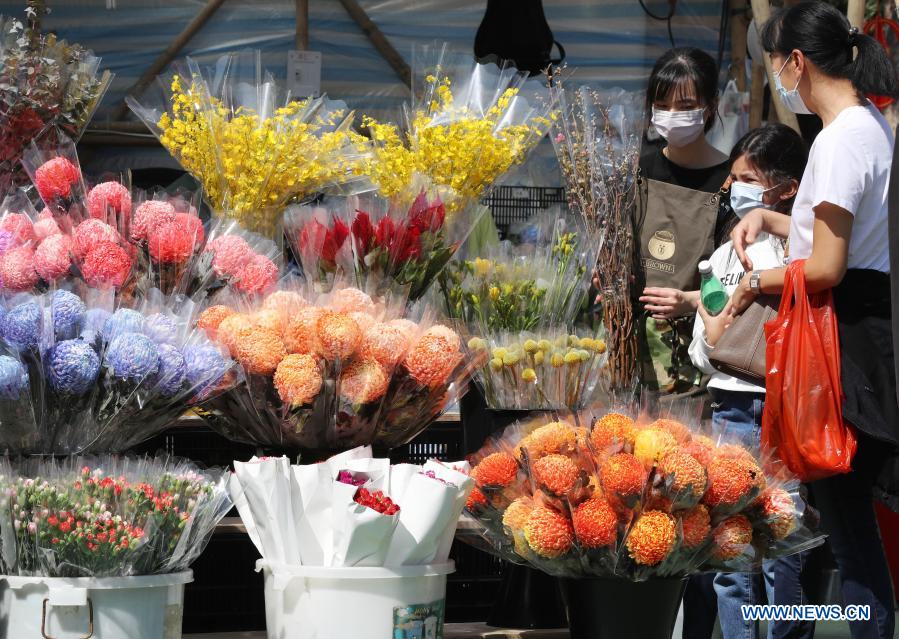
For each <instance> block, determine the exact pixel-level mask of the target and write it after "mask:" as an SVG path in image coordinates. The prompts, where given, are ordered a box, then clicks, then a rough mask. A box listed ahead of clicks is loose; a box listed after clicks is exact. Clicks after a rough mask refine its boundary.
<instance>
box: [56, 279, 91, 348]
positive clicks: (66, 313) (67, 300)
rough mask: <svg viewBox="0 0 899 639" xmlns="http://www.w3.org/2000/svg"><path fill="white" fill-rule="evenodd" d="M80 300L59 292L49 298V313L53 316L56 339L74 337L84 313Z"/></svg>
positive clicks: (72, 295) (68, 293) (65, 292)
mask: <svg viewBox="0 0 899 639" xmlns="http://www.w3.org/2000/svg"><path fill="white" fill-rule="evenodd" d="M85 310H86V309H85V306H84V302H82V301H81V298H80V297H78V296H77V295H75V294H74V293H70V292H69V291H63V290H59V291H56V292H55V293H53V296H52V297H51V298H50V313H51V314H52V316H53V330H54V332H55V334H56V339H68V338H71V337H74V336H75V333H76V331H77V329H78V327H79V326H80V325H81V320H82V318H83V317H84V312H85Z"/></svg>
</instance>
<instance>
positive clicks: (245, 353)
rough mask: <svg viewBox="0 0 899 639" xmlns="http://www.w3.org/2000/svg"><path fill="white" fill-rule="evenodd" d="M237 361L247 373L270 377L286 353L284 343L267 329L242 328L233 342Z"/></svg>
mask: <svg viewBox="0 0 899 639" xmlns="http://www.w3.org/2000/svg"><path fill="white" fill-rule="evenodd" d="M234 350H235V355H236V357H237V361H239V362H240V363H241V365H242V366H243V367H244V368H245V369H246V371H247V372H248V373H251V374H254V375H271V374H272V373H274V372H275V369H277V368H278V364H280V363H281V360H283V359H284V358H285V357H287V351H286V350H285V348H284V342H283V341H281V337H280V336H279V335H278V334H277V333H276V332H274V331H271V330H269V329H267V328H260V327H250V328H242V329H240V331H238V333H237V337H236V339H235V342H234Z"/></svg>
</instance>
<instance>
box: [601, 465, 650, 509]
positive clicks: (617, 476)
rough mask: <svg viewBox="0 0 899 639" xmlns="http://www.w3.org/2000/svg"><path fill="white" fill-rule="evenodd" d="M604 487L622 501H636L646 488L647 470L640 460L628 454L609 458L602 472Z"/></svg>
mask: <svg viewBox="0 0 899 639" xmlns="http://www.w3.org/2000/svg"><path fill="white" fill-rule="evenodd" d="M600 477H601V480H602V487H603V490H605V491H606V492H607V493H608V494H610V495H615V496H616V497H618V498H619V499H621V500H624V501H628V500H632V499H636V498H637V497H639V496H640V495H642V494H643V489H644V487H645V486H646V469H645V468H644V467H643V464H641V463H640V460H639V459H637V458H636V457H634V456H633V455H630V454H628V453H618V454H617V455H612V456H611V457H609V458H608V459H607V460H606V461H605V463H603V465H602V469H601V470H600Z"/></svg>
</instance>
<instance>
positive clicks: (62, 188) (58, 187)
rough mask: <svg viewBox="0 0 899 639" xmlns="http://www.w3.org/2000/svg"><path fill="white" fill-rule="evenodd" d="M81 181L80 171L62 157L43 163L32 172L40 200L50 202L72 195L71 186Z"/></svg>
mask: <svg viewBox="0 0 899 639" xmlns="http://www.w3.org/2000/svg"><path fill="white" fill-rule="evenodd" d="M79 179H81V171H79V170H78V167H77V166H75V165H74V164H73V163H72V162H70V161H69V160H68V159H66V158H64V157H56V158H53V159H52V160H48V161H46V162H44V163H43V164H42V165H41V166H39V167H38V168H37V170H36V171H35V172H34V185H35V186H36V187H37V192H38V193H39V194H40V196H41V199H42V200H44V201H45V202H51V201H52V200H54V199H55V198H58V197H62V198H67V197H69V196H71V195H72V186H73V185H74V184H75V183H76V182H78V180H79Z"/></svg>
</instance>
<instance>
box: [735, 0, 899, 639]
mask: <svg viewBox="0 0 899 639" xmlns="http://www.w3.org/2000/svg"><path fill="white" fill-rule="evenodd" d="M761 35H762V45H763V47H764V49H765V50H766V51H767V52H768V53H769V55H770V56H771V63H772V64H773V66H774V68H775V69H778V70H779V72H778V75H777V78H776V83H775V84H776V87H775V88H776V89H777V92H778V94H779V96H780V99H781V100H783V102H784V104H785V105H787V106H788V107H789V108H790V109H792V110H794V111H798V112H806V111H810V112H812V113H815V114H817V115H818V116H820V118H821V120H822V121H823V123H824V129H823V130H822V131H821V133H819V134H818V137H817V138H816V139H815V143H814V145H813V146H812V148H811V151H810V154H809V161H808V167H807V168H806V171H805V173H804V175H803V178H802V184H801V186H800V187H799V192H798V194H797V195H796V202H795V204H794V206H793V214H792V216H791V217H786V216H783V215H780V214H778V213H776V212H773V211H753V212H752V213H750V214H749V215H747V216H746V217H745V218H744V219H743V220H741V222H740V223H739V224H738V225H737V227H736V228H735V229H734V232H733V234H732V239H733V242H734V248H735V249H736V250H737V252H738V254H739V255H740V257H741V260H742V261H743V263H744V264H745V265H746V268H747V275H746V276H745V277H744V278H743V280H742V281H741V282H740V285H739V286H738V287H737V290H736V291H735V292H734V295H733V297H732V298H731V303H732V305H733V312H735V313H740V312H742V311H743V310H744V309H746V308H747V307H748V306H749V304H750V303H751V302H752V300H753V299H754V298H755V296H756V295H758V294H759V293H760V292H761V293H779V292H780V291H781V290H782V289H783V285H784V277H785V272H784V269H783V268H773V269H762V268H756V265H755V263H754V260H753V259H752V258H751V256H749V255H748V254H747V246H748V244H750V243H751V242H752V241H753V240H754V239H755V237H756V236H757V235H758V234H759V233H760V232H763V231H764V232H767V233H771V234H775V235H779V236H781V237H789V242H790V257H791V258H792V259H803V260H805V263H804V268H803V271H804V275H805V280H806V288H807V290H808V291H809V292H810V293H815V292H819V291H825V290H827V289H833V299H834V308H835V310H836V316H837V323H838V327H839V341H840V363H841V384H842V395H843V405H842V413H843V420H844V422H846V423H847V424H850V425H851V426H852V427H854V430H855V433H856V436H857V438H858V449H857V452H856V454H855V457H854V459H853V460H852V471H851V472H849V473H847V474H844V475H836V476H833V477H829V478H826V479H822V480H819V481H815V482H812V483H811V484H810V489H811V492H812V495H813V497H814V498H815V505H816V507H817V508H818V509H819V510H820V511H821V527H822V529H823V531H824V532H826V533H827V534H828V535H829V540H830V544H831V547H832V549H833V553H834V557H835V559H836V561H837V565H838V567H839V570H840V576H841V580H842V595H843V603H844V604H846V605H849V604H856V605H863V606H868V607H869V611H870V619H869V620H868V621H850V623H849V626H850V629H851V633H852V637H853V638H854V639H860V638H866V639H867V638H869V637H870V638H872V639H875V638H876V639H881V638H883V639H885V638H887V637H890V638H891V637H893V628H894V624H895V618H894V607H895V598H894V595H893V589H892V584H891V580H890V574H889V571H888V569H887V563H886V558H885V555H884V551H883V545H882V543H881V540H880V532H879V529H878V525H877V519H876V518H875V514H874V505H873V499H874V498H875V497H878V498H881V499H883V500H884V501H885V502H886V503H887V504H888V505H890V506H891V507H893V508H894V509H895V508H897V507H899V499H897V497H899V463H897V462H899V411H897V403H896V378H895V370H894V367H893V341H892V334H891V324H890V313H891V310H890V274H889V273H890V251H889V243H888V236H887V218H888V204H887V193H888V187H889V181H890V171H891V165H892V159H893V157H892V156H893V133H892V130H891V128H890V126H889V125H888V124H887V121H886V120H885V118H884V117H883V116H882V115H881V114H880V112H879V111H878V110H877V109H876V108H875V107H874V106H873V105H872V104H871V103H870V102H869V101H868V100H867V98H866V97H865V95H866V94H867V95H870V94H875V95H887V96H896V95H897V76H896V69H895V68H894V67H893V65H892V63H891V62H890V60H889V58H888V57H887V55H886V53H885V52H884V50H883V49H882V48H881V46H880V45H879V44H878V43H877V42H876V41H875V40H874V39H872V38H870V37H868V36H866V35H863V34H860V33H859V32H858V30H857V29H853V28H851V27H850V25H849V22H848V21H847V20H846V17H845V16H844V15H843V14H841V13H840V12H839V11H838V10H836V9H835V8H834V7H832V6H831V5H829V4H827V3H825V2H802V3H800V4H797V5H794V6H791V7H789V8H786V9H784V10H782V11H781V12H779V13H778V14H777V15H775V16H774V17H772V18H771V20H769V21H768V23H767V24H766V25H765V27H764V29H763V30H762V34H761ZM809 364H810V365H812V366H814V365H815V362H814V361H812V362H809ZM787 374H789V372H788V373H787Z"/></svg>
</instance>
